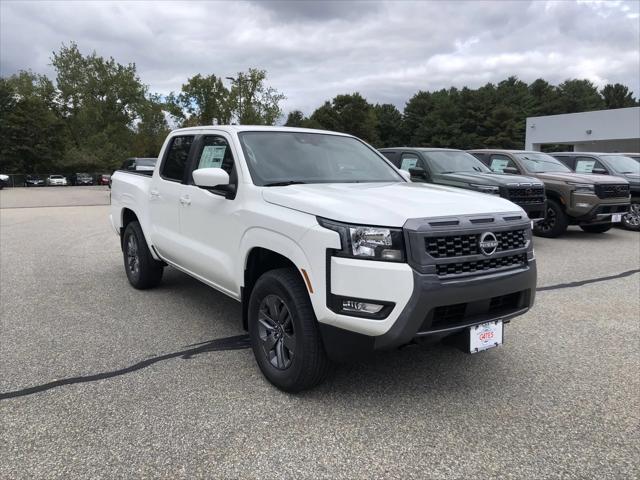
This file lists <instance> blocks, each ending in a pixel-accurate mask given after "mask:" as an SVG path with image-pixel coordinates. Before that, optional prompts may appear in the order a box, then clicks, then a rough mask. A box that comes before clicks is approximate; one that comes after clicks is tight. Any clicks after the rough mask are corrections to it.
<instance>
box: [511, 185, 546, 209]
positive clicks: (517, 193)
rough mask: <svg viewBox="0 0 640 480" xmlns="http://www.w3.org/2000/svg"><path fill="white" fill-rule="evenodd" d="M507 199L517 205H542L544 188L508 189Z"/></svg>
mask: <svg viewBox="0 0 640 480" xmlns="http://www.w3.org/2000/svg"><path fill="white" fill-rule="evenodd" d="M507 198H508V199H509V200H511V201H512V202H513V203H516V204H518V205H532V204H536V203H544V187H510V188H508V189H507Z"/></svg>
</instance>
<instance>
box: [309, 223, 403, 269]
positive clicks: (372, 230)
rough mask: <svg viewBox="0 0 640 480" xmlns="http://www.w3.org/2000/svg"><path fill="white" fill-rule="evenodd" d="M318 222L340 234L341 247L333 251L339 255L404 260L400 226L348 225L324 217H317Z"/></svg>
mask: <svg viewBox="0 0 640 480" xmlns="http://www.w3.org/2000/svg"><path fill="white" fill-rule="evenodd" d="M318 223H319V224H320V225H322V226H323V227H324V228H328V229H329V230H334V231H336V232H338V234H339V235H340V243H341V249H340V250H339V251H337V252H336V253H335V254H336V255H337V256H339V257H349V258H364V259H369V260H382V261H386V262H404V261H405V255H404V239H403V236H402V229H401V228H386V227H371V226H367V225H349V224H347V223H341V222H335V221H333V220H327V219H325V218H318Z"/></svg>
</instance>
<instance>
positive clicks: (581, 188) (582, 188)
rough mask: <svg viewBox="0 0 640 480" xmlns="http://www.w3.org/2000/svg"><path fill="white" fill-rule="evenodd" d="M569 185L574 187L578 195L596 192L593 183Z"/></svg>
mask: <svg viewBox="0 0 640 480" xmlns="http://www.w3.org/2000/svg"><path fill="white" fill-rule="evenodd" d="M568 183H569V185H571V186H573V188H574V189H575V190H574V192H576V193H594V192H595V190H594V188H593V184H591V183H571V182H568Z"/></svg>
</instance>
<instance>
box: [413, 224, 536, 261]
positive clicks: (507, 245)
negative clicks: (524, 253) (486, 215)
mask: <svg viewBox="0 0 640 480" xmlns="http://www.w3.org/2000/svg"><path fill="white" fill-rule="evenodd" d="M493 234H494V235H495V236H496V239H497V240H498V248H497V251H498V252H504V251H508V250H516V249H518V248H524V247H525V246H526V245H527V239H526V237H525V231H524V229H521V230H509V231H506V232H493ZM479 242H480V234H473V235H448V236H442V237H426V238H425V246H426V249H427V253H428V254H429V255H431V256H432V257H433V258H451V257H464V256H467V255H479V254H480V248H479V245H478V243H479Z"/></svg>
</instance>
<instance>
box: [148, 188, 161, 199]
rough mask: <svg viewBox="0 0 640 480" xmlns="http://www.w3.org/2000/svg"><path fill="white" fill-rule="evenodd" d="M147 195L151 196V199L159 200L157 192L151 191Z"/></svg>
mask: <svg viewBox="0 0 640 480" xmlns="http://www.w3.org/2000/svg"><path fill="white" fill-rule="evenodd" d="M149 195H150V196H151V199H154V198H160V192H159V191H158V190H151V191H150V192H149Z"/></svg>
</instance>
